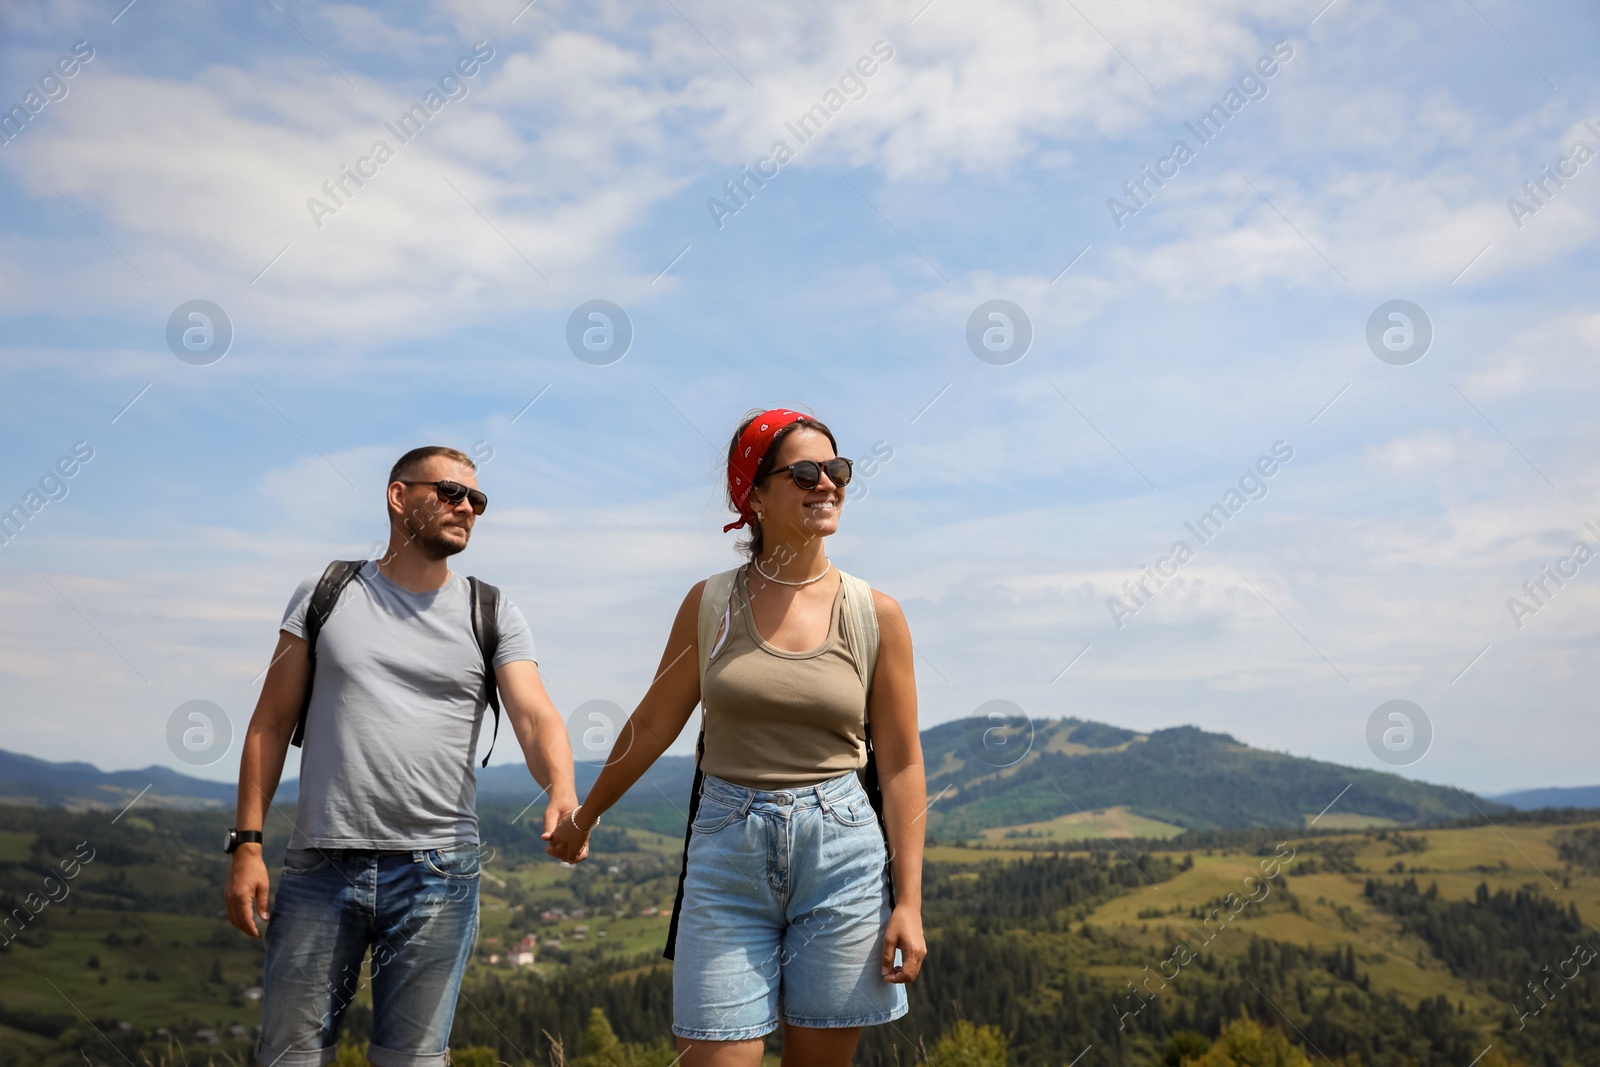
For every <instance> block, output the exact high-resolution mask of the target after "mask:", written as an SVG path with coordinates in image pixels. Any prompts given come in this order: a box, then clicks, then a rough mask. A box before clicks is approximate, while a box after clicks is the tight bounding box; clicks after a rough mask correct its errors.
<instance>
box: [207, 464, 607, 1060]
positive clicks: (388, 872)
mask: <svg viewBox="0 0 1600 1067" xmlns="http://www.w3.org/2000/svg"><path fill="white" fill-rule="evenodd" d="M487 504H488V500H487V498H486V497H485V496H484V495H483V494H482V493H481V492H480V491H479V490H478V480H477V473H476V469H475V467H474V465H473V463H472V461H471V460H470V459H468V458H467V457H466V456H465V455H463V454H462V453H460V452H458V451H456V450H455V449H452V448H441V447H437V446H435V447H428V448H418V449H413V450H412V451H410V452H407V453H406V454H405V455H404V456H401V457H400V459H399V461H398V462H397V463H395V465H394V469H393V470H392V471H390V473H389V489H388V511H389V525H390V535H389V548H388V551H387V553H386V554H385V555H384V557H383V559H382V560H380V561H376V562H373V561H368V562H366V563H365V564H363V565H362V566H361V567H360V569H359V571H357V572H355V573H354V575H353V576H352V577H350V578H349V581H348V584H347V585H346V586H344V588H343V590H342V592H340V593H339V595H338V598H337V599H336V600H335V601H333V605H332V609H331V610H329V611H328V612H327V613H326V615H322V614H320V613H319V614H318V616H317V617H318V618H322V619H323V620H324V621H323V623H322V625H321V628H320V631H319V632H317V633H316V636H315V642H314V644H311V645H308V642H307V640H306V635H307V626H306V622H307V611H308V607H309V606H310V604H311V602H312V600H313V599H314V595H315V591H316V589H317V587H318V585H319V579H315V578H314V579H311V580H310V581H307V582H303V583H301V585H300V587H299V589H298V590H297V591H296V592H295V595H294V597H293V598H292V599H291V600H290V602H289V607H288V610H287V611H286V612H285V613H284V617H283V622H282V625H281V632H280V633H279V635H278V647H277V651H276V652H275V653H274V655H273V658H272V664H271V666H270V667H269V668H268V669H267V676H266V681H265V684H264V685H263V687H262V690H261V699H260V700H259V701H258V702H257V704H256V710H255V714H254V715H253V716H252V717H251V720H250V728H249V730H248V732H247V733H246V734H245V740H244V751H243V753H242V756H241V759H240V767H239V805H238V826H237V827H236V828H235V829H234V830H232V831H230V832H229V846H228V847H229V851H230V852H232V855H233V868H232V871H231V872H230V873H229V876H228V884H227V889H226V897H227V904H228V917H229V919H230V921H232V923H233V925H235V926H237V927H238V928H239V929H240V930H243V931H244V932H245V933H247V934H249V935H250V936H252V937H260V936H261V931H260V927H258V926H257V924H256V920H257V918H258V917H259V918H261V919H266V918H267V915H268V911H267V892H268V878H267V868H266V865H265V863H264V862H263V861H262V858H261V845H260V843H259V842H260V835H259V831H260V830H261V828H262V825H263V823H264V821H265V819H266V814H267V809H268V807H269V805H270V804H271V799H272V794H273V793H274V791H276V789H277V787H278V779H279V776H280V775H281V774H282V772H283V761H284V757H285V755H286V753H287V751H288V746H289V743H290V740H291V737H292V736H293V735H294V734H295V732H296V724H297V723H299V722H301V716H302V707H303V706H304V755H303V757H302V759H301V764H300V795H299V800H298V803H297V806H296V812H295V816H294V820H293V821H294V829H293V833H292V835H291V838H290V841H289V849H288V851H287V852H286V853H285V856H284V870H283V875H282V877H281V879H280V881H279V886H278V899H277V900H276V901H275V902H274V906H273V908H272V919H271V922H270V923H268V924H267V926H266V949H267V953H266V981H265V996H264V998H263V1005H262V1025H261V1039H260V1042H259V1044H258V1046H257V1050H256V1055H257V1058H258V1061H259V1062H260V1063H261V1064H262V1065H264V1067H266V1065H270V1067H322V1065H324V1064H328V1063H331V1062H332V1061H333V1060H334V1058H335V1054H336V1053H335V1046H336V1045H337V1044H338V1038H339V1029H340V1025H341V1023H342V1021H343V1018H344V1013H345V1010H346V1009H347V1008H348V1007H349V1005H350V1002H351V1000H353V999H354V996H355V993H356V990H357V989H358V988H359V985H360V973H361V961H362V957H363V955H364V954H365V952H366V950H367V949H368V948H370V949H371V950H372V966H371V983H372V1001H373V1004H372V1007H373V1027H372V1040H371V1044H370V1045H369V1047H368V1050H367V1058H368V1060H370V1061H371V1063H372V1064H373V1065H374V1067H433V1065H435V1064H438V1065H443V1064H444V1063H446V1056H447V1053H446V1048H447V1047H448V1042H449V1037H450V1024H451V1020H452V1018H453V1017H454V1014H455V1004H456V997H457V995H458V992H459V990H460V985H461V976H462V973H463V972H464V971H465V970H466V965H467V960H468V956H469V954H470V952H471V950H472V946H473V942H474V941H475V940H476V938H477V932H478V824H477V814H476V811H475V803H476V799H477V779H476V775H475V769H474V766H473V758H474V753H475V752H476V750H477V748H478V740H479V732H480V729H481V728H482V726H483V725H484V722H483V720H484V708H485V701H486V698H487V697H488V694H489V690H488V686H487V682H488V679H487V678H486V677H485V675H486V673H487V669H486V666H485V655H486V653H485V651H484V650H483V648H481V647H480V643H479V641H480V635H479V626H476V625H475V624H474V613H473V607H474V604H475V603H479V604H481V603H484V602H483V601H481V600H479V601H475V600H474V595H475V591H474V589H473V588H472V587H471V586H470V585H469V582H468V580H467V579H465V578H463V577H462V576H460V575H458V574H455V573H453V572H452V571H451V570H450V568H449V566H448V564H447V562H446V561H447V560H448V559H449V558H450V557H451V556H453V555H455V554H456V553H458V552H460V551H461V550H462V549H464V548H466V547H467V541H468V539H469V538H470V537H471V536H472V527H473V523H474V522H475V521H476V520H477V516H478V515H479V514H481V513H482V512H483V510H484V508H485V507H486V506H487ZM333 570H334V568H330V574H331V573H333ZM324 578H326V576H324ZM494 617H495V619H497V620H498V624H499V625H498V631H499V640H498V645H497V646H496V647H495V651H494V655H493V661H492V662H493V667H494V681H495V682H496V683H497V684H498V688H499V696H500V699H501V702H502V703H503V705H504V708H505V712H506V716H507V718H509V719H510V720H511V725H512V727H513V728H514V729H515V731H516V736H517V741H518V742H519V743H520V744H521V746H522V751H523V754H524V756H525V757H526V759H527V764H528V770H529V771H531V772H532V774H533V777H534V779H535V780H536V781H537V782H538V783H539V784H540V785H541V786H543V787H544V788H545V789H546V790H547V791H548V793H549V804H548V806H547V807H546V809H545V813H544V828H545V836H546V837H547V838H548V837H549V834H550V832H551V831H552V830H553V829H554V828H555V826H556V824H557V823H558V822H559V821H560V820H561V819H562V818H563V817H565V816H567V814H568V813H569V812H571V811H572V809H573V808H574V807H576V806H577V798H576V795H575V793H574V789H573V766H572V750H571V748H570V746H569V745H568V743H567V735H566V728H565V725H564V723H563V722H562V720H561V717H560V715H559V714H558V713H557V712H556V709H555V708H554V707H553V706H552V705H551V703H550V698H549V697H548V696H547V695H546V694H545V690H544V685H543V683H542V682H541V681H540V678H539V671H538V667H537V665H536V663H535V661H534V649H533V639H532V637H531V636H530V634H529V632H528V625H527V623H526V622H525V621H524V619H523V617H522V613H521V612H519V611H518V610H517V609H516V608H515V607H513V606H512V605H511V604H510V603H509V602H508V601H506V600H505V599H504V598H501V599H500V600H499V608H498V611H497V612H495V616H494ZM480 621H481V620H480ZM482 629H484V630H489V629H491V627H490V625H489V624H488V623H483V625H482ZM313 675H314V679H313ZM313 680H314V682H315V684H314V685H311V688H310V700H309V704H307V703H306V693H307V686H308V685H309V684H311V683H312V682H313ZM252 831H254V832H252Z"/></svg>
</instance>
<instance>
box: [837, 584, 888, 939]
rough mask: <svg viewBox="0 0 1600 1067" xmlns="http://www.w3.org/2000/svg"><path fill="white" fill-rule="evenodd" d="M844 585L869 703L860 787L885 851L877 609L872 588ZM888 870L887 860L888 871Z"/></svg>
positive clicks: (848, 632)
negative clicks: (875, 701) (875, 740)
mask: <svg viewBox="0 0 1600 1067" xmlns="http://www.w3.org/2000/svg"><path fill="white" fill-rule="evenodd" d="M839 578H840V580H841V581H842V582H843V583H844V639H845V647H847V648H848V649H849V650H850V657H851V658H852V659H854V660H855V661H856V672H857V673H858V674H860V676H861V688H862V689H863V690H865V692H866V694H867V704H866V707H865V708H864V709H863V711H862V714H861V740H862V743H863V745H864V746H865V747H866V750H867V763H866V766H864V767H862V768H861V788H862V789H863V790H865V791H866V794H867V800H868V801H869V802H870V803H871V804H872V811H873V814H875V815H877V817H878V829H879V830H880V831H882V833H883V844H884V848H885V851H886V852H887V851H888V845H889V826H888V824H887V823H886V822H885V821H884V818H883V788H882V787H881V786H880V785H879V783H878V755H877V753H876V752H875V751H873V748H872V675H873V672H874V671H876V670H877V667H878V636H879V635H878V608H877V605H876V604H874V603H873V601H872V587H871V586H870V585H868V584H867V583H866V582H864V581H862V580H861V579H860V578H857V577H855V576H854V575H851V574H846V573H845V572H844V571H840V572H839ZM887 869H888V864H887V861H885V870H887ZM889 907H890V908H893V907H894V879H893V878H892V877H891V878H890V879H889Z"/></svg>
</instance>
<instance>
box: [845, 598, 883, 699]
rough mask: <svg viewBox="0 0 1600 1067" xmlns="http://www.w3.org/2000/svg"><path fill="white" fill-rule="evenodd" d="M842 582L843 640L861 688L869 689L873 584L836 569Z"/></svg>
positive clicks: (874, 660) (874, 628)
mask: <svg viewBox="0 0 1600 1067" xmlns="http://www.w3.org/2000/svg"><path fill="white" fill-rule="evenodd" d="M839 578H840V580H841V581H843V582H844V640H845V647H847V648H848V649H849V650H850V658H851V659H854V660H855V661H856V673H857V674H859V675H860V676H861V688H862V689H864V690H866V691H867V692H868V693H869V694H870V693H871V692H872V672H873V671H875V670H876V669H877V667H878V609H877V606H876V605H875V604H873V602H872V587H871V586H870V585H868V584H867V583H866V582H864V581H862V580H861V579H860V578H857V577H856V576H854V575H852V574H846V573H845V572H844V571H840V572H839Z"/></svg>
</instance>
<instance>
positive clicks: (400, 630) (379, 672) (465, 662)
mask: <svg viewBox="0 0 1600 1067" xmlns="http://www.w3.org/2000/svg"><path fill="white" fill-rule="evenodd" d="M319 577H320V576H319ZM317 581H318V578H310V579H308V580H306V581H304V582H302V583H300V588H298V589H296V590H295V593H294V596H293V598H291V599H290V601H289V607H288V609H287V610H286V611H285V612H284V613H283V623H282V624H281V627H280V628H281V629H283V630H285V631H286V632H288V633H291V634H294V635H295V636H296V637H301V638H303V637H305V619H306V609H307V607H308V606H309V605H310V602H311V595H312V593H313V592H314V591H315V590H316V587H317ZM499 619H500V647H499V650H498V652H497V653H496V655H495V660H494V663H495V666H496V667H502V666H504V665H505V664H507V663H511V662H514V661H516V660H533V659H534V651H533V636H532V635H531V634H530V633H529V632H528V623H527V620H525V619H524V618H523V617H522V612H520V611H518V610H517V609H516V607H515V606H514V605H512V603H511V602H510V601H509V600H508V599H507V598H506V597H505V596H504V594H502V595H501V597H500V613H499ZM484 695H485V693H484V670H483V654H482V653H481V652H479V651H478V644H477V642H476V641H475V640H473V637H472V606H471V591H470V587H469V586H468V585H467V580H466V579H465V578H463V577H461V576H460V575H457V574H452V575H451V577H450V580H449V581H448V582H446V583H445V585H444V586H443V587H442V588H439V589H435V590H433V591H431V592H427V593H413V592H411V591H410V590H408V589H403V588H401V587H400V586H398V585H396V584H395V583H394V582H391V581H390V580H389V579H387V578H385V577H384V576H383V575H382V574H380V573H378V565H377V564H376V563H374V562H370V561H369V562H368V563H367V565H366V566H365V567H362V568H361V570H360V572H359V573H358V574H357V575H356V577H355V578H354V579H353V580H352V581H351V582H350V584H349V585H347V586H345V589H344V592H343V593H341V594H340V596H339V600H338V603H337V604H335V605H334V609H333V613H332V614H331V615H330V616H329V617H328V619H327V621H326V622H324V623H323V625H322V632H321V633H320V634H319V635H318V636H317V667H316V684H315V685H313V686H312V689H311V707H310V709H309V710H308V711H307V713H306V734H305V747H304V748H303V749H302V750H301V751H302V754H301V757H300V798H299V800H298V801H297V803H296V810H295V816H294V821H295V828H294V833H293V834H292V835H291V838H290V842H289V847H290V848H362V849H394V850H401V849H429V848H443V847H445V846H448V845H455V844H475V843H477V840H478V814H477V798H478V779H477V774H476V773H475V772H476V766H477V765H476V763H475V761H474V758H473V754H474V752H475V751H476V750H477V747H478V732H479V729H480V728H481V727H482V725H483V712H484V708H485V707H486V706H487V705H486V702H485V700H484Z"/></svg>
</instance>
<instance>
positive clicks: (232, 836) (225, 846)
mask: <svg viewBox="0 0 1600 1067" xmlns="http://www.w3.org/2000/svg"><path fill="white" fill-rule="evenodd" d="M238 839H239V831H237V830H229V831H228V836H227V837H224V838H223V839H222V851H224V852H232V851H233V848H234V844H235V843H236V842H237V841H238Z"/></svg>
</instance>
